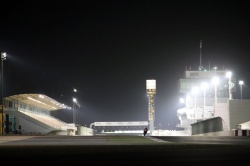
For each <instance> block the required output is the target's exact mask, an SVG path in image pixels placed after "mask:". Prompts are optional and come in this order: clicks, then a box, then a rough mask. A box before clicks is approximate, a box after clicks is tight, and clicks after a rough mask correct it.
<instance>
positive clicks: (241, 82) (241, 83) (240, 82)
mask: <svg viewBox="0 0 250 166" xmlns="http://www.w3.org/2000/svg"><path fill="white" fill-rule="evenodd" d="M239 84H240V99H242V85H243V84H244V82H243V81H242V80H240V81H239Z"/></svg>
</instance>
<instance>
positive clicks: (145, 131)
mask: <svg viewBox="0 0 250 166" xmlns="http://www.w3.org/2000/svg"><path fill="white" fill-rule="evenodd" d="M147 132H148V128H147V127H145V128H144V130H143V135H144V136H145V135H146V134H147Z"/></svg>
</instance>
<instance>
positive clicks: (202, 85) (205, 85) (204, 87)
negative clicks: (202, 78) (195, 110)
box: [201, 82, 208, 90]
mask: <svg viewBox="0 0 250 166" xmlns="http://www.w3.org/2000/svg"><path fill="white" fill-rule="evenodd" d="M207 87H208V84H207V83H206V82H202V83H201V88H202V89H203V90H206V89H207Z"/></svg>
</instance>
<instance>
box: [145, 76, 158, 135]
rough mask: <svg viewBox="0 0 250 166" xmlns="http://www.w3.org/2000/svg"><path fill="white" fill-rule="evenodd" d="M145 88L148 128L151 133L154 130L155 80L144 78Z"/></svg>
mask: <svg viewBox="0 0 250 166" xmlns="http://www.w3.org/2000/svg"><path fill="white" fill-rule="evenodd" d="M146 90H147V97H148V120H149V130H150V134H151V135H152V133H153V131H154V120H155V94H156V80H146Z"/></svg>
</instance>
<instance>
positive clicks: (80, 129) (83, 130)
mask: <svg viewBox="0 0 250 166" xmlns="http://www.w3.org/2000/svg"><path fill="white" fill-rule="evenodd" d="M77 135H83V136H93V135H94V130H93V129H91V128H88V127H84V126H77Z"/></svg>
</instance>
